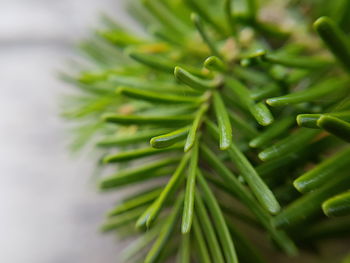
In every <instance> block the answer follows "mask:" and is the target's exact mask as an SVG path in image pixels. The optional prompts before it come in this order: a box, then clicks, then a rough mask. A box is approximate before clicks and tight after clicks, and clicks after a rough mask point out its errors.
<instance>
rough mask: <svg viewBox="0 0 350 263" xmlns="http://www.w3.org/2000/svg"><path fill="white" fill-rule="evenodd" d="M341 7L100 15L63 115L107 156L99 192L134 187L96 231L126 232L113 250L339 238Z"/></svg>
mask: <svg viewBox="0 0 350 263" xmlns="http://www.w3.org/2000/svg"><path fill="white" fill-rule="evenodd" d="M349 3H350V2H349V1H347V0H337V1H331V4H330V3H329V1H292V0H291V1H287V0H285V1H272V0H271V1H268V0H265V1H263V0H262V1H259V3H258V1H256V0H237V1H232V2H231V1H230V0H216V1H214V0H164V1H160V0H144V1H142V3H141V2H140V1H131V2H130V3H129V4H130V6H132V8H131V11H132V14H133V16H134V17H135V18H136V19H137V20H138V21H139V22H140V25H141V26H145V27H146V28H147V32H149V34H140V35H136V34H132V33H131V32H130V30H128V29H124V28H123V27H121V26H119V25H117V24H116V23H115V22H114V21H112V20H111V19H109V18H104V24H105V28H104V29H103V30H101V31H98V32H97V34H96V35H95V36H94V38H92V39H90V40H87V41H85V42H84V43H83V44H82V46H81V48H82V49H83V50H84V51H85V53H86V54H87V55H88V56H89V58H91V59H92V60H93V62H94V63H93V64H92V68H91V69H89V70H83V71H82V72H81V73H80V74H79V76H78V77H70V76H65V79H66V80H68V81H70V82H72V83H74V84H75V87H77V88H79V89H80V90H81V91H82V93H79V95H78V96H77V97H72V96H71V97H70V99H69V101H70V102H71V105H73V106H74V107H75V108H74V109H73V110H69V111H67V112H66V113H65V115H66V116H67V117H69V118H73V119H75V120H81V121H82V125H81V126H80V127H79V129H78V130H79V134H80V137H79V140H78V144H77V145H80V144H82V143H85V142H92V141H96V140H97V145H98V147H99V148H100V149H103V151H104V157H103V158H102V160H101V164H102V165H106V166H110V165H111V164H117V165H118V171H117V172H116V173H115V174H113V175H109V176H106V177H103V178H102V179H101V180H100V182H99V187H100V189H101V190H103V191H106V190H112V189H118V188H122V187H123V188H124V187H129V186H131V185H142V187H141V188H142V190H141V191H140V190H135V191H134V192H135V193H133V194H131V195H129V196H128V197H126V198H125V199H124V200H122V201H121V202H120V203H119V204H118V205H117V206H116V207H115V208H113V209H111V211H109V213H108V215H107V218H106V222H105V223H104V224H103V226H102V230H103V231H106V232H107V231H114V230H117V231H119V232H120V234H122V233H126V234H128V235H134V234H135V233H136V232H137V233H140V237H139V238H138V239H136V241H134V243H132V244H131V245H130V247H129V248H128V249H126V251H125V255H124V256H125V260H130V259H131V260H132V262H137V261H138V260H141V259H142V257H143V256H144V255H145V258H144V261H145V262H163V261H165V260H166V259H167V258H168V257H171V256H172V255H173V254H174V253H176V254H177V259H178V262H192V261H193V262H194V261H195V262H219V263H220V262H230V263H231V262H238V260H239V261H241V262H266V261H265V259H263V257H262V256H261V255H260V253H259V252H258V251H257V249H256V248H255V246H254V245H253V244H252V243H254V242H252V241H251V240H250V238H249V236H250V234H243V233H251V232H253V233H254V234H253V236H254V235H259V234H257V233H265V234H266V235H267V236H269V237H270V238H271V240H272V244H273V245H274V246H275V247H276V248H278V249H279V250H281V251H282V252H283V253H285V254H287V255H296V254H298V248H302V249H304V250H307V249H310V248H312V247H313V246H314V245H315V244H316V243H317V242H319V241H320V240H323V239H326V238H330V237H332V238H333V237H340V236H347V235H349V232H350V219H349V218H350V217H349V216H348V217H346V215H349V213H350V205H349V192H346V191H347V190H349V189H350V176H349V171H350V147H349V145H348V144H347V142H349V141H350V123H349V121H350V100H349V91H350V89H349V87H350V79H349V72H350V40H349V37H348V35H347V31H348V30H349V27H348V25H349V18H350V4H349ZM260 9H262V11H261V13H259V12H258V11H259V10H260ZM259 14H261V15H259ZM320 15H328V16H329V17H331V18H328V17H325V16H323V17H321V18H318V19H317V20H316V22H315V23H314V29H312V28H311V27H310V26H309V25H310V24H311V22H310V20H311V21H312V20H315V19H316V18H317V17H318V16H320ZM271 16H272V17H274V18H275V20H277V21H267V20H266V17H267V18H269V17H271ZM264 17H265V20H264ZM313 30H315V31H316V32H317V34H318V36H319V37H317V34H315V33H313ZM322 42H323V43H322ZM72 98H74V100H72ZM70 107H72V106H70ZM346 141H347V142H346ZM164 177H165V179H164ZM138 189H140V188H138ZM297 190H298V191H297ZM281 206H283V208H281ZM322 209H323V211H324V214H322ZM326 216H327V217H336V218H327V217H326ZM135 224H136V227H137V230H136V229H135V227H134V226H135ZM247 226H248V227H247ZM241 229H243V230H241ZM241 231H242V233H241ZM260 239H261V238H260ZM257 247H259V245H257ZM267 250H270V249H267ZM137 252H139V253H137ZM333 260H334V258H333ZM270 262H271V261H270ZM272 262H275V261H272ZM332 262H334V261H332Z"/></svg>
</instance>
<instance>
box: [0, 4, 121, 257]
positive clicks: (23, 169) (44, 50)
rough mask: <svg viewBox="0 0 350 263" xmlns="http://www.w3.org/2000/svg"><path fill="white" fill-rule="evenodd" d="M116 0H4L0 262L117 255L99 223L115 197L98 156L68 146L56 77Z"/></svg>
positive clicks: (114, 9)
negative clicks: (96, 178)
mask: <svg viewBox="0 0 350 263" xmlns="http://www.w3.org/2000/svg"><path fill="white" fill-rule="evenodd" d="M120 2H121V1H118V0H60V1H54V0H1V1H0V90H1V93H0V171H1V181H0V262H6V263H22V262H23V263H24V262H25V263H68V262H84V263H95V262H96V263H97V262H119V261H118V251H119V249H118V247H120V245H119V246H118V244H117V242H113V241H112V240H111V239H114V238H113V237H111V236H109V237H104V236H101V235H100V234H99V233H98V231H97V229H98V226H99V223H100V222H101V220H102V218H103V214H104V212H105V210H106V209H107V208H108V207H110V205H111V203H112V202H113V201H112V200H113V198H111V197H107V196H101V195H99V194H98V193H96V189H95V188H94V185H93V183H92V182H91V180H90V178H89V177H91V174H92V171H93V167H94V165H95V163H93V159H91V158H78V157H73V156H72V155H71V154H70V153H69V150H68V147H67V142H68V139H69V136H70V135H69V134H68V133H67V129H66V126H65V125H64V121H63V120H61V119H60V117H59V108H58V104H59V94H62V93H64V91H65V90H66V89H68V87H67V85H66V84H64V83H61V82H60V81H59V80H57V78H56V70H57V69H59V68H62V67H63V65H64V63H65V62H66V60H67V59H68V58H69V57H70V56H71V55H72V53H73V51H72V50H73V47H72V46H73V43H74V42H76V40H77V39H79V38H81V37H83V36H84V35H86V33H87V31H88V28H89V27H95V26H96V25H97V20H98V14H99V13H100V12H103V11H106V10H108V13H110V14H119V19H120V18H122V17H124V16H125V14H124V13H122V11H121V7H120V6H121V3H120Z"/></svg>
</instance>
